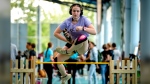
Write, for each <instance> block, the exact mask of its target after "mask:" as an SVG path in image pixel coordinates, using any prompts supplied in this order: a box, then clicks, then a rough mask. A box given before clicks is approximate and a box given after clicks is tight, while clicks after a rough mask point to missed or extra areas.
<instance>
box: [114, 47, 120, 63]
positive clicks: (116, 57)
mask: <svg viewBox="0 0 150 84" xmlns="http://www.w3.org/2000/svg"><path fill="white" fill-rule="evenodd" d="M113 54H114V62H115V63H114V65H115V66H116V65H117V60H119V57H121V53H120V51H119V50H113Z"/></svg>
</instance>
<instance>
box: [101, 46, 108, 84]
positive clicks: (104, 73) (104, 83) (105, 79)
mask: <svg viewBox="0 0 150 84" xmlns="http://www.w3.org/2000/svg"><path fill="white" fill-rule="evenodd" d="M102 48H103V51H102V52H101V54H102V56H103V60H102V62H109V60H110V52H109V49H108V47H107V44H104V45H103V46H102ZM100 67H101V76H102V84H107V82H108V81H109V80H108V75H107V74H109V73H108V68H107V64H100Z"/></svg>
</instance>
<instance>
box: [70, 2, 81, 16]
mask: <svg viewBox="0 0 150 84" xmlns="http://www.w3.org/2000/svg"><path fill="white" fill-rule="evenodd" d="M74 6H78V7H80V16H82V15H83V7H82V6H81V5H80V4H78V3H75V4H72V5H71V6H70V9H69V14H70V15H72V8H73V7H74Z"/></svg>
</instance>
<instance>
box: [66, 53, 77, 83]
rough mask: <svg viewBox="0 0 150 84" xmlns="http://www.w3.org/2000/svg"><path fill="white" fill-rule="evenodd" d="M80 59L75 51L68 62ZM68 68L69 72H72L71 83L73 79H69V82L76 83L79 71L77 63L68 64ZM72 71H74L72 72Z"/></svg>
mask: <svg viewBox="0 0 150 84" xmlns="http://www.w3.org/2000/svg"><path fill="white" fill-rule="evenodd" d="M77 61H78V53H77V52H76V53H74V54H73V55H72V56H71V57H70V58H69V59H68V60H67V62H77ZM67 69H68V73H69V74H72V78H73V80H72V83H71V79H69V80H68V84H76V80H75V77H76V71H77V64H67ZM71 71H73V72H72V73H71Z"/></svg>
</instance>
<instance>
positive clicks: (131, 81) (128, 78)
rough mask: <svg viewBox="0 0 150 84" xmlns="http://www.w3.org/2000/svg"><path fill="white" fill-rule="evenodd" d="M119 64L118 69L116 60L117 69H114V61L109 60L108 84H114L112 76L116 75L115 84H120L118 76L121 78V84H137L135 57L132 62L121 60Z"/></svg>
mask: <svg viewBox="0 0 150 84" xmlns="http://www.w3.org/2000/svg"><path fill="white" fill-rule="evenodd" d="M121 63H122V64H121V67H120V66H119V60H118V61H117V69H114V60H110V84H114V74H117V75H116V79H117V81H116V83H117V84H120V83H119V80H120V75H121V76H122V84H137V57H135V59H133V60H132V62H130V60H122V61H121Z"/></svg>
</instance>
